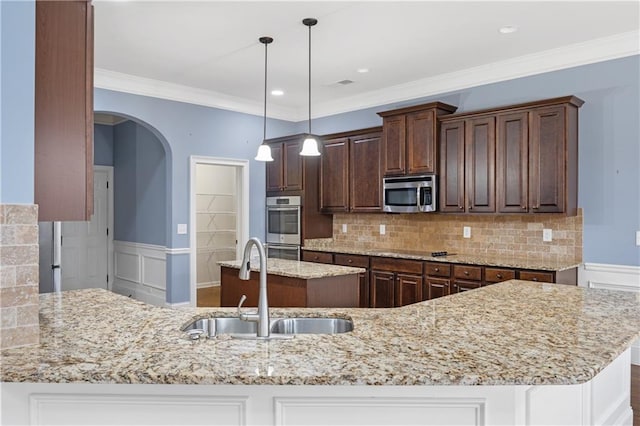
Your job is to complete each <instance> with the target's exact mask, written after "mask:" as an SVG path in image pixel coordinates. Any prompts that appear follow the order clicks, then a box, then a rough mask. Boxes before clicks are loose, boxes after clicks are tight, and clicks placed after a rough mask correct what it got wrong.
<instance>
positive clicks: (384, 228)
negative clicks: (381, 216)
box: [380, 223, 387, 235]
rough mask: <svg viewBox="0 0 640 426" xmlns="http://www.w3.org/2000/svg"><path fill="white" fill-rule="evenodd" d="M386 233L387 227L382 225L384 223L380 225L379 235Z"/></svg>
mask: <svg viewBox="0 0 640 426" xmlns="http://www.w3.org/2000/svg"><path fill="white" fill-rule="evenodd" d="M386 233H387V227H386V226H385V225H384V223H381V224H380V235H384V234H386Z"/></svg>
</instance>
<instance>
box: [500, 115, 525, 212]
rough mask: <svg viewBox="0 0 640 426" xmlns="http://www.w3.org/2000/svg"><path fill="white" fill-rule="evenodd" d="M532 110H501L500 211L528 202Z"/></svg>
mask: <svg viewBox="0 0 640 426" xmlns="http://www.w3.org/2000/svg"><path fill="white" fill-rule="evenodd" d="M528 119H529V113H528V112H517V113H513V114H499V115H498V119H497V129H496V198H497V204H498V205H497V210H498V212H500V213H520V212H526V211H528V209H529V206H528V187H529V182H528V179H529V171H528V167H529V166H528V157H529V153H528V145H529V122H528Z"/></svg>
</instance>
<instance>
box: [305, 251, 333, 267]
mask: <svg viewBox="0 0 640 426" xmlns="http://www.w3.org/2000/svg"><path fill="white" fill-rule="evenodd" d="M302 260H303V261H305V262H316V263H329V264H332V263H333V254H332V253H327V252H324V251H307V250H303V251H302Z"/></svg>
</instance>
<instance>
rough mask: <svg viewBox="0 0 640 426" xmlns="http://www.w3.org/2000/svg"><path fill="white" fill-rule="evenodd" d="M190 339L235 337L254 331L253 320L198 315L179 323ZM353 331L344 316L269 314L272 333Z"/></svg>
mask: <svg viewBox="0 0 640 426" xmlns="http://www.w3.org/2000/svg"><path fill="white" fill-rule="evenodd" d="M182 331H185V332H187V333H188V334H189V336H191V338H192V339H194V340H195V339H198V338H200V337H208V338H213V337H216V336H219V335H221V334H231V335H236V336H238V337H248V336H250V335H253V336H255V335H257V332H258V325H257V323H255V322H249V321H242V320H241V319H239V318H237V317H214V318H201V319H197V320H194V321H192V322H190V323H189V324H187V325H185V326H184V327H182ZM349 331H353V321H351V320H350V319H344V318H271V321H270V323H269V332H270V334H272V335H273V336H274V337H276V338H277V337H278V336H284V335H295V334H337V333H347V332H349Z"/></svg>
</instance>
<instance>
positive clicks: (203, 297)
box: [198, 286, 220, 307]
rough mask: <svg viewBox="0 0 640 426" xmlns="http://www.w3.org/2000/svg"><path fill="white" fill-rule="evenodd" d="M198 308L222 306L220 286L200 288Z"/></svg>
mask: <svg viewBox="0 0 640 426" xmlns="http://www.w3.org/2000/svg"><path fill="white" fill-rule="evenodd" d="M198 306H199V307H208V306H220V286H215V287H206V288H199V289H198Z"/></svg>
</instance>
